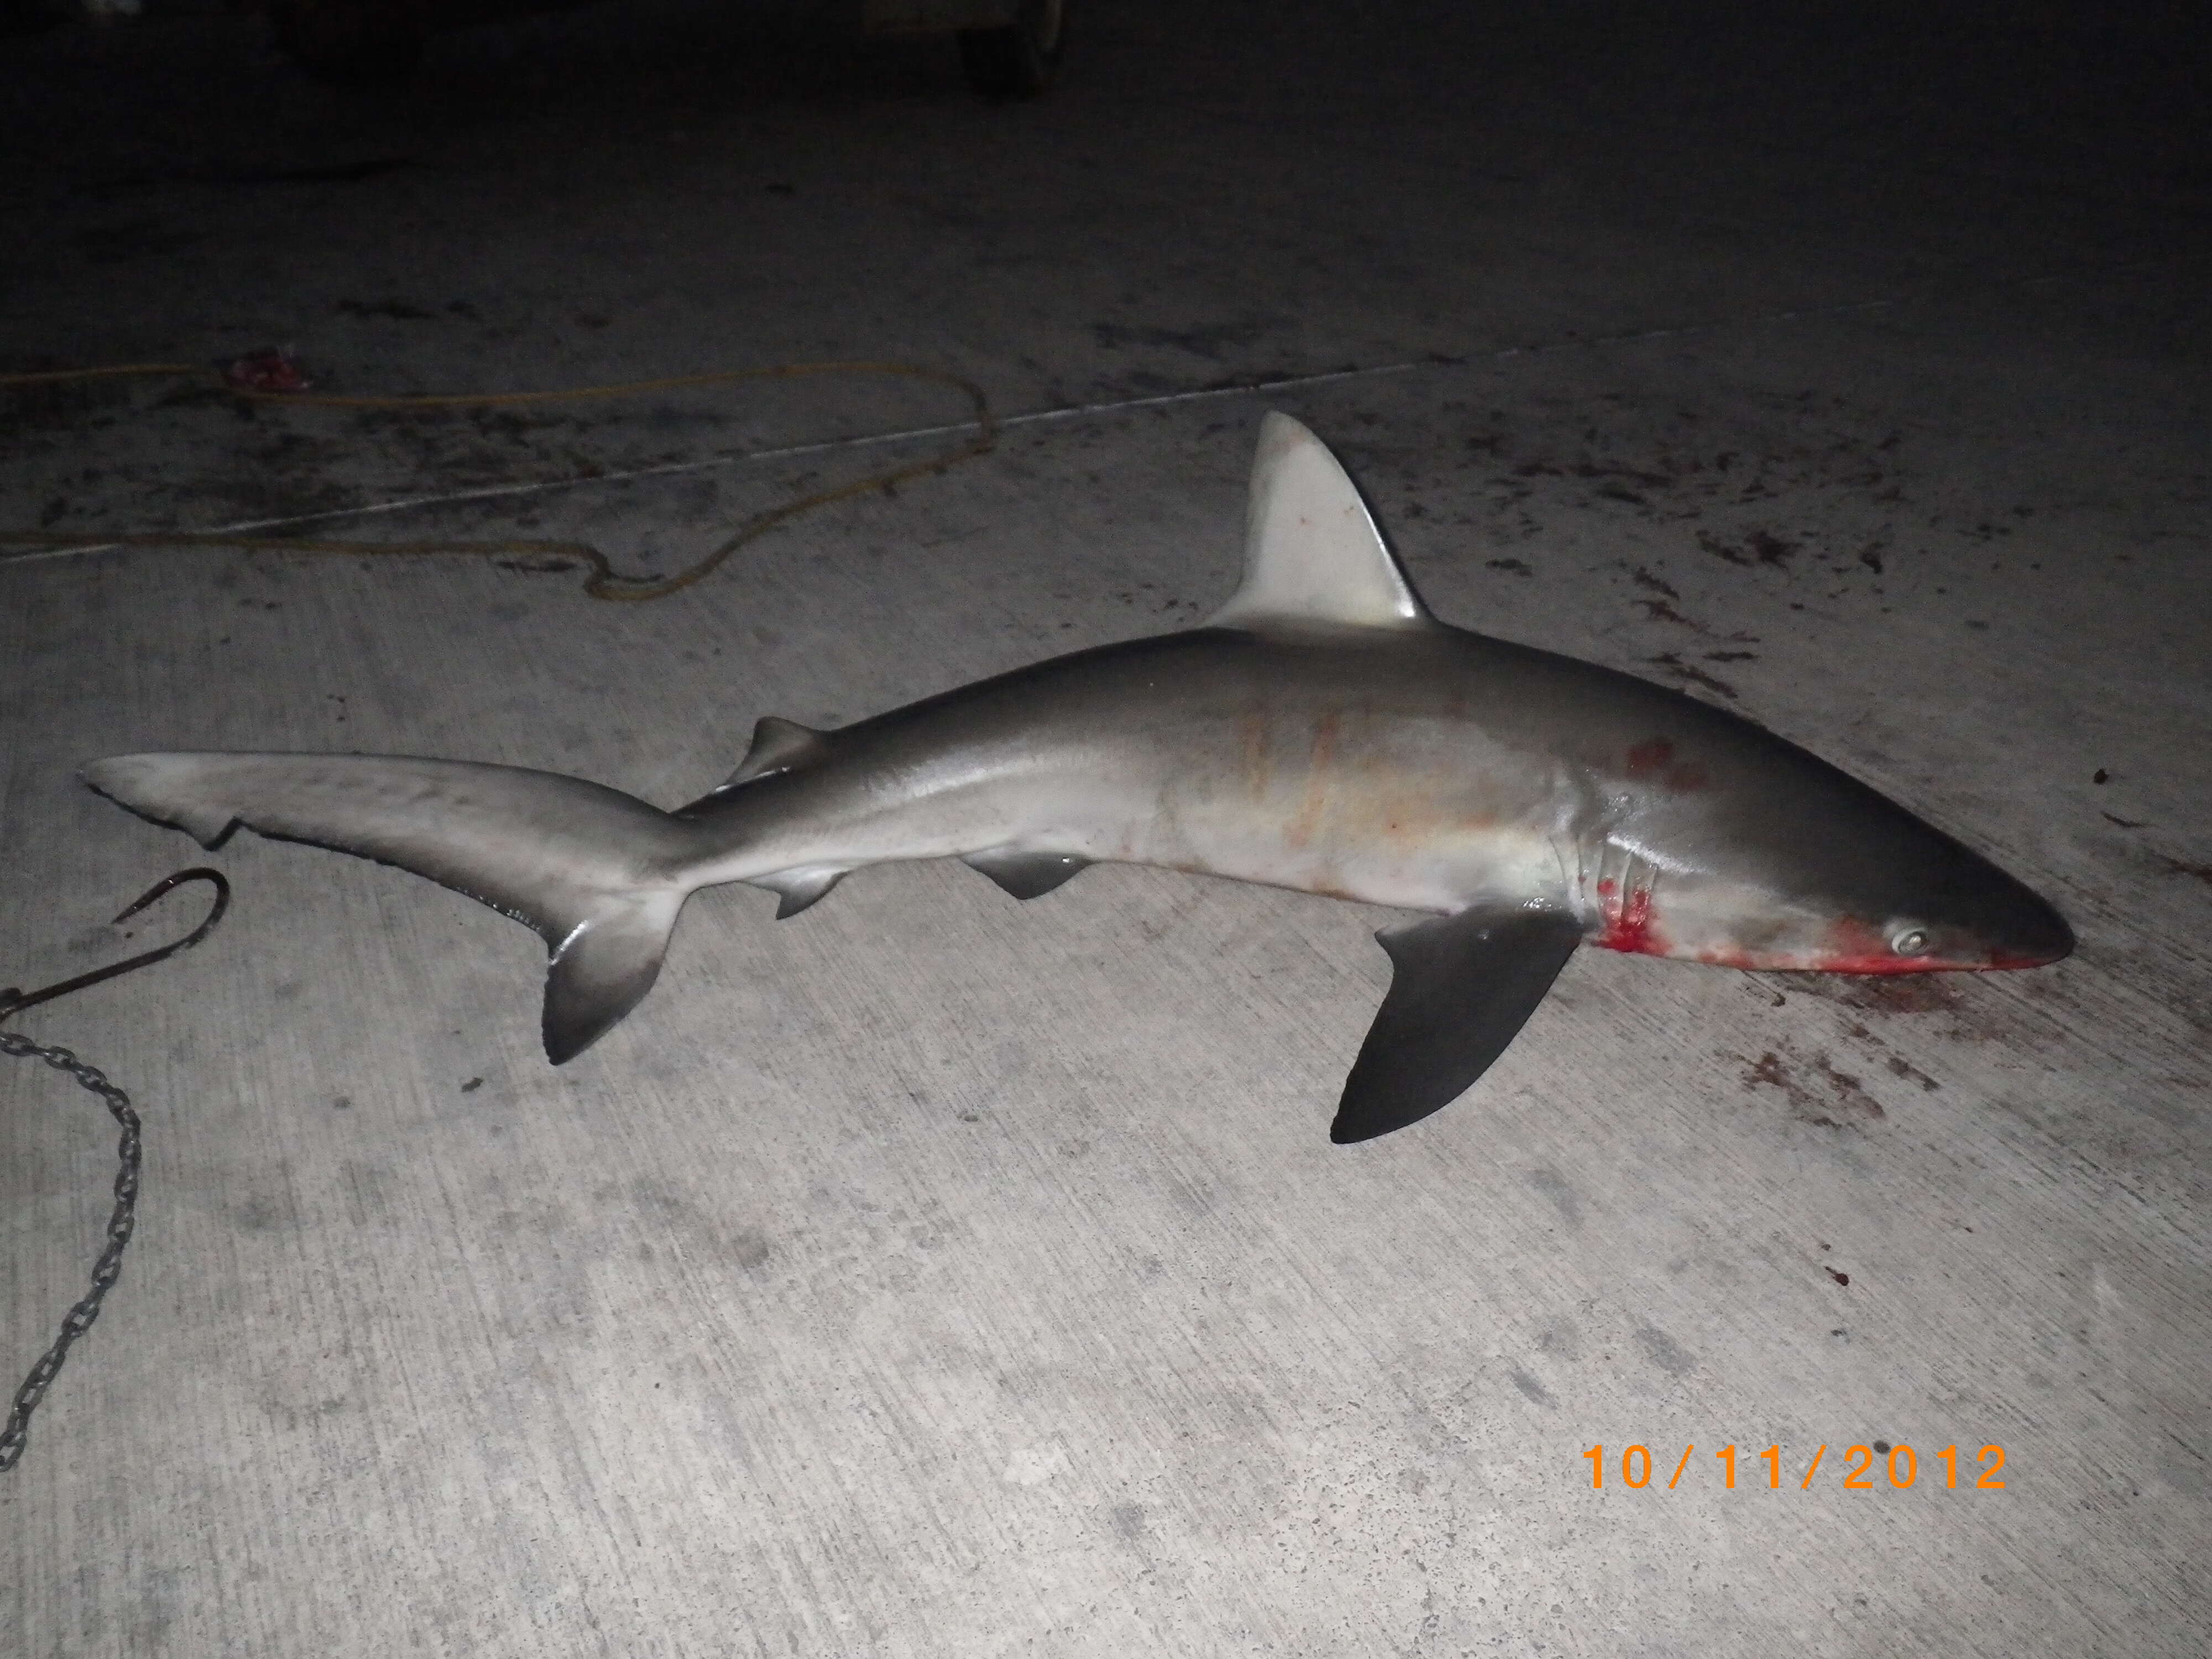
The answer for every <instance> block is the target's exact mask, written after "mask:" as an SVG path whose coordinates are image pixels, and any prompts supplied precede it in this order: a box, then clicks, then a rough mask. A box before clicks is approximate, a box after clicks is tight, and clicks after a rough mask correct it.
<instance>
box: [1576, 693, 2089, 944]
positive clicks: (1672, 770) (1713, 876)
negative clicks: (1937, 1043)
mask: <svg viewBox="0 0 2212 1659" xmlns="http://www.w3.org/2000/svg"><path fill="white" fill-rule="evenodd" d="M1759 738H1762V739H1764V738H1765V734H1764V733H1759ZM1770 744H1771V747H1770V746H1769V745H1770ZM1752 746H1753V747H1755V748H1756V749H1757V750H1759V752H1758V753H1756V754H1755V755H1754V754H1749V753H1739V754H1730V753H1729V752H1728V751H1729V750H1730V749H1734V748H1737V747H1738V745H1736V744H1727V743H1723V744H1720V745H1718V747H1717V750H1706V751H1705V752H1706V756H1707V757H1708V759H1709V761H1710V764H1709V765H1708V764H1706V763H1700V762H1689V763H1670V764H1669V765H1668V767H1667V768H1666V769H1665V775H1663V776H1661V777H1658V778H1653V779H1645V780H1642V783H1643V784H1644V787H1643V788H1641V789H1640V790H1638V792H1637V805H1635V806H1633V807H1632V809H1631V810H1630V811H1628V812H1626V814H1624V815H1623V817H1622V818H1621V819H1620V822H1619V823H1617V825H1616V827H1615V828H1614V829H1613V831H1612V832H1611V834H1610V835H1609V836H1608V837H1607V846H1606V848H1605V849H1604V851H1603V852H1602V853H1601V855H1600V857H1599V858H1598V859H1597V860H1595V866H1596V867H1595V869H1593V870H1591V871H1590V872H1589V874H1588V876H1587V877H1586V880H1585V889H1586V890H1585V893H1584V902H1585V904H1586V905H1587V906H1589V908H1590V909H1591V910H1592V911H1593V912H1594V913H1595V917H1596V922H1597V926H1598V927H1599V928H1600V929H1601V933H1600V934H1599V937H1598V939H1597V941H1596V942H1598V943H1600V944H1603V945H1609V946H1611V947H1612V948H1613V949H1615V950H1622V951H1639V952H1643V953H1644V954H1648V955H1652V956H1662V957H1678V958H1681V959H1685V960H1688V961H1695V962H1706V963H1718V964H1722V965H1725V966H1729V967H1735V968H1750V969H1772V970H1783V971H1809V972H1826V973H1847V974H1913V973H1928V972H1932V971H1936V970H1941V969H1995V968H2034V967H2040V966H2042V965H2043V964H2044V963H2051V962H2056V961H2057V960H2058V959H2059V958H2060V957H2063V956H2065V955H2067V954H2068V953H2069V952H2070V951H2072V950H2073V948H2074V934H2073V930H2072V929H2070V928H2069V927H2068V926H2067V925H2066V921H2065V919H2064V918H2063V917H2062V916H2061V915H2059V914H2058V912H2057V910H2055V909H2053V908H2051V905H2050V904H2048V903H2047V902H2045V901H2044V900H2043V899H2042V898H2041V897H2039V896H2038V895H2037V894H2036V893H2034V892H2033V891H2032V890H2030V889H2029V888H2027V886H2026V885H2024V884H2022V883H2021V882H2019V881H2017V880H2015V878H2013V877H2011V876H2009V875H2007V874H2006V873H2005V872H2003V871H2002V870H2000V869H1999V868H1997V866H1996V865H1994V864H1992V863H1990V861H1989V860H1987V859H1985V858H1984V857H1982V856H1981V855H1980V854H1978V853H1975V852H1973V851H1972V850H1971V849H1970V848H1966V847H1964V846H1961V845H1960V843H1959V842H1956V841H1954V840H1953V839H1952V838H1951V837H1950V836H1947V835H1945V834H1943V833H1942V831H1941V830H1939V829H1936V828H1935V827H1934V826H1933V825H1931V824H1929V823H1926V822H1924V821H1923V820H1922V819H1920V818H1919V817H1915V816H1914V815H1913V814H1912V813H1911V812H1908V811H1905V809H1904V808H1903V807H1901V806H1899V805H1897V804H1896V803H1895V802H1893V801H1891V800H1889V799H1887V798H1886V797H1885V796H1883V795H1881V794H1879V793H1876V792H1875V791H1874V790H1873V789H1870V788H1869V787H1867V786H1865V785H1864V784H1862V783H1860V782H1858V781H1857V780H1855V779H1853V778H1851V777H1850V776H1848V775H1845V774H1844V773H1842V772H1839V771H1838V770H1836V769H1834V768H1832V767H1830V766H1827V765H1826V764H1825V763H1821V762H1820V761H1818V760H1816V759H1814V757H1812V756H1810V755H1808V754H1806V753H1805V752H1804V751H1803V750H1798V749H1796V748H1794V747H1791V746H1790V745H1787V744H1778V743H1773V742H1772V740H1771V739H1769V740H1766V741H1764V742H1757V743H1755V744H1753V745H1752Z"/></svg>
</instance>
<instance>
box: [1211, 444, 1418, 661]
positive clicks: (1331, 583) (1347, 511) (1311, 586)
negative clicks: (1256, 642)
mask: <svg viewBox="0 0 2212 1659" xmlns="http://www.w3.org/2000/svg"><path fill="white" fill-rule="evenodd" d="M1284 623H1288V624H1291V625H1292V626H1298V625H1304V626H1307V627H1312V626H1316V625H1318V626H1322V627H1332V628H1398V629H1419V628H1433V627H1435V626H1437V622H1436V619H1435V618H1434V617H1431V616H1430V614H1429V612H1428V608H1427V607H1426V606H1425V605H1423V604H1422V603H1421V601H1420V597H1419V595H1418V594H1416V593H1415V592H1413V584H1412V583H1411V582H1409V581H1408V580H1406V573H1405V572H1404V571H1403V570H1402V569H1401V568H1399V565H1398V561H1397V560H1396V559H1395V557H1393V556H1392V555H1391V552H1390V550H1389V546H1388V545H1387V544H1385V543H1384V542H1383V532H1381V531H1379V530H1377V529H1376V527H1375V520H1374V518H1373V516H1372V515H1370V513H1369V512H1368V511H1367V503H1366V502H1365V501H1362V500H1360V498H1359V491H1358V489H1357V488H1356V487H1354V485H1353V484H1352V479H1351V478H1350V477H1349V476H1347V475H1346V472H1345V470H1344V467H1343V465H1341V464H1340V462H1339V461H1338V460H1337V459H1336V457H1335V456H1334V455H1333V454H1331V453H1329V451H1328V446H1327V445H1326V444H1324V443H1322V441H1321V440H1320V439H1318V438H1316V437H1315V436H1314V435H1313V434H1312V433H1311V432H1310V431H1308V430H1307V429H1306V428H1305V427H1304V426H1303V425H1301V424H1300V423H1299V422H1297V421H1294V420H1292V419H1291V417H1290V416H1287V415H1284V414H1279V413H1277V412H1274V411H1272V410H1271V411H1270V412H1269V413H1268V415H1267V417H1266V418H1265V419H1264V420H1262V421H1261V422H1260V452H1259V453H1258V455H1256V456H1255V458H1254V459H1253V462H1252V495H1251V501H1250V505H1249V507H1248V508H1247V510H1246V513H1245V520H1244V580H1243V584H1242V585H1241V586H1238V588H1237V592H1235V593H1234V594H1233V595H1232V596H1231V599H1230V600H1229V603H1228V604H1227V605H1223V606H1222V607H1221V609H1220V610H1219V611H1216V612H1214V614H1213V617H1212V624H1211V625H1212V626H1213V627H1216V628H1250V629H1264V628H1267V627H1268V626H1270V625H1271V624H1272V625H1281V624H1284Z"/></svg>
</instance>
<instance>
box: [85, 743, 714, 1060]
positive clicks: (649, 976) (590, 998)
mask: <svg viewBox="0 0 2212 1659" xmlns="http://www.w3.org/2000/svg"><path fill="white" fill-rule="evenodd" d="M84 781H86V782H87V783H88V784H90V785H91V786H92V787H94V789H97V790H98V791H99V792H100V793H101V794H103V795H106V796H107V797H109V798H110V799H113V800H116V801H118V802H120V803H121V804H122V805H125V806H127V807H129V808H130V809H131V811H134V812H137V813H138V814H139V815H140V816H142V817H149V818H151V819H153V820H154V821H155V823H167V824H174V825H175V826H176V827H177V828H179V829H184V830H186V831H188V832H190V833H191V835H193V836H197V838H198V839H199V840H200V841H201V842H204V843H205V844H206V845H208V846H210V847H214V846H216V845H218V844H219V843H220V842H222V840H223V839H224V837H226V836H228V835H229V834H230V832H231V830H232V829H234V828H235V827H236V826H238V825H239V824H241V823H242V824H244V825H246V828H248V829H253V830H257V831H258V832H259V833H260V834H262V835H264V836H276V837H278V838H279V839H282V840H286V841H303V842H312V843H313V845H315V846H318V847H331V848H337V850H338V851H340V852H343V853H353V854H358V855H359V856H361V857H362V858H368V859H375V860H379V861H380V862H381V863H385V864H396V865H398V866H399V867H400V868H401V869H403V870H411V871H413V872H415V873H416V874H417V875H422V876H428V878H430V879H431V880H433V881H435V882H438V883H441V884H443V885H445V886H447V887H450V888H453V890H455V891H456V892H461V893H466V894H467V895H468V896H470V897H471V898H474V899H478V900H481V901H482V902H484V903H486V904H489V905H490V906H491V907H492V908H494V909H495V910H499V911H501V912H503V913H504V914H506V915H510V916H513V917H514V918H515V920H517V921H524V922H527V923H528V924H529V925H530V926H531V927H534V928H536V929H537V930H538V933H539V934H540V935H541V936H543V937H544V940H545V943H546V945H547V947H548V948H549V949H550V951H551V953H552V961H551V963H550V965H549V966H548V967H547V969H546V973H545V1022H544V1032H545V1053H546V1055H547V1057H548V1058H549V1059H550V1060H552V1061H553V1063H554V1064H555V1065H556V1066H557V1065H559V1064H560V1063H561V1062H562V1060H568V1059H569V1058H570V1057H571V1056H573V1055H575V1054H580V1053H582V1052H583V1050H584V1049H586V1048H588V1047H590V1046H591V1044H592V1042H596V1041H597V1040H598V1039H599V1036H600V1035H601V1034H602V1033H604V1032H605V1031H606V1030H608V1029H609V1028H610V1027H611V1026H612V1025H613V1024H615V1023H616V1022H617V1020H619V1019H621V1018H622V1017H623V1015H624V1014H626V1013H628V1012H629V1011H630V1010H631V1009H632V1008H634V1007H635V1006H637V1003H638V1000H639V999H640V998H641V997H643V996H644V995H645V994H646V993H647V991H649V990H651V989H652V988H653V981H654V980H655V979H656V978H657V977H659V973H660V959H661V956H662V954H663V953H664V952H665V951H666V950H667V948H668V936H669V933H670V931H671V929H672V928H674V927H675V926H676V915H677V912H678V911H679V910H681V909H682V908H684V900H685V899H686V898H687V897H689V896H690V892H691V888H692V884H691V883H690V882H689V881H687V880H686V879H685V872H687V871H688V870H689V869H690V868H691V867H693V866H696V864H697V863H698V862H699V860H700V859H701V857H702V854H704V853H705V852H706V851H707V850H708V849H707V848H706V846H705V844H704V843H705V842H706V841H707V839H708V836H707V832H706V831H704V830H703V829H700V828H699V827H698V826H696V825H695V824H691V823H685V822H684V821H683V820H681V819H678V818H675V817H671V816H670V815H669V814H667V813H665V812H663V811H659V810H658V809H657V808H655V807H652V806H648V805H646V804H645V803H644V802H643V801H641V800H638V799H634V798H633V797H631V796H629V795H625V794H623V793H621V792H620V791H618V790H614V789H609V788H605V787H602V786H601V785H599V784H596V783H586V782H585V781H583V780H582V779H580V778H568V777H562V776H560V775H557V774H556V773H551V772H528V771H524V770H522V769H520V768H517V767H512V766H484V765H477V764H475V763H470V762H466V761H441V760H416V759H412V758H410V757H404V756H392V755H223V754H170V755H118V756H115V757H112V758H111V759H107V760H103V761H96V762H94V763H93V764H92V765H90V766H88V767H87V768H86V769H85V770H84Z"/></svg>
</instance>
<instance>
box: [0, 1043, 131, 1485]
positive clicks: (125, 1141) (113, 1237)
mask: <svg viewBox="0 0 2212 1659" xmlns="http://www.w3.org/2000/svg"><path fill="white" fill-rule="evenodd" d="M0 1054H13V1055H15V1056H16V1057H17V1058H19V1059H21V1058H32V1059H37V1060H44V1061H46V1064H47V1065H49V1066H52V1067H53V1068H54V1069H55V1070H56V1071H58V1072H67V1073H69V1074H70V1076H71V1077H73V1078H75V1079H76V1081H77V1084H78V1085H79V1086H80V1087H82V1088H83V1089H86V1090H88V1091H91V1092H92V1093H94V1094H95V1095H98V1096H99V1097H100V1099H101V1100H102V1101H104V1102H106V1105H107V1110H108V1114H109V1115H110V1116H112V1117H113V1118H114V1120H115V1121H116V1122H117V1123H118V1124H119V1125H120V1126H122V1130H123V1134H122V1138H121V1139H118V1141H117V1142H116V1144H115V1156H116V1163H117V1168H116V1171H115V1211H114V1213H113V1214H112V1215H110V1216H109V1217H108V1218H107V1244H106V1248H105V1249H102V1250H101V1251H100V1260H99V1261H97V1262H96V1263H94V1267H93V1269H92V1288H91V1290H89V1291H86V1292H85V1294H84V1296H83V1297H82V1298H81V1299H80V1300H79V1301H78V1303H77V1304H76V1306H75V1307H73V1308H71V1309H70V1310H69V1313H68V1314H67V1316H64V1319H63V1320H62V1328H61V1334H59V1335H58V1336H57V1337H55V1338H54V1342H53V1346H52V1347H50V1348H48V1349H47V1350H46V1352H44V1353H43V1354H41V1355H40V1356H39V1362H38V1364H35V1365H33V1366H32V1367H31V1374H30V1375H29V1376H26V1377H25V1378H24V1379H23V1386H22V1387H21V1388H20V1389H16V1390H15V1404H14V1405H13V1406H12V1407H10V1408H9V1413H8V1423H7V1426H6V1427H5V1428H4V1429H0V1474H6V1473H7V1472H8V1471H9V1469H12V1468H15V1464H16V1462H17V1460H19V1459H20V1458H21V1456H22V1455H23V1448H24V1446H25V1445H26V1444H27V1443H28V1442H29V1440H30V1437H31V1413H33V1412H34V1411H36V1410H37V1409H38V1407H39V1401H40V1400H41V1399H43V1398H44V1397H45V1395H46V1389H48V1387H49V1386H51V1385H52V1383H53V1380H54V1378H55V1376H57V1375H58V1373H59V1372H60V1370H61V1368H62V1361H63V1360H64V1359H65V1358H68V1356H69V1351H70V1344H71V1343H73V1342H75V1341H76V1340H77V1338H79V1337H80V1336H82V1335H83V1334H85V1333H86V1332H87V1331H88V1330H90V1329H91V1328H92V1322H93V1321H94V1320H95V1319H97V1318H99V1317H100V1302H101V1300H102V1298H104V1297H106V1295H107V1293H108V1291H110V1290H112V1289H113V1288H114V1285H115V1281H116V1280H117V1279H119V1278H120V1277H122V1274H123V1247H124V1246H125V1245H126V1244H128V1243H130V1242H131V1229H132V1228H133V1227H134V1226H136V1225H137V1218H138V1162H139V1149H138V1114H137V1112H136V1111H134V1110H132V1109H131V1097H130V1096H128V1095H126V1094H125V1093H124V1092H123V1091H122V1090H120V1089H118V1088H117V1087H116V1086H115V1085H113V1084H112V1083H110V1082H109V1081H108V1080H107V1079H106V1075H105V1074H104V1073H101V1072H100V1070H99V1068H98V1067H96V1066H88V1065H86V1064H85V1063H84V1062H83V1061H82V1060H79V1059H78V1058H77V1057H76V1055H75V1054H71V1053H70V1051H69V1050H68V1049H66V1048H48V1047H46V1045H45V1044H43V1043H38V1042H32V1041H31V1040H30V1039H29V1038H28V1037H25V1036H17V1035H16V1034H15V1032H13V1031H0Z"/></svg>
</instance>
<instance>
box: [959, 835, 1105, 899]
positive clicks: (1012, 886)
mask: <svg viewBox="0 0 2212 1659" xmlns="http://www.w3.org/2000/svg"><path fill="white" fill-rule="evenodd" d="M960 861H961V862H962V863H963V864H964V865H966V866H968V867H969V869H971V870H980V871H981V872H983V873H984V874H985V875H987V876H988V877H990V878H991V879H992V880H993V881H995V882H997V883H998V884H999V885H1000V886H1001V887H1003V888H1005V889H1006V891H1008V892H1009V893H1012V895H1013V896H1015V897H1016V898H1018V899H1033V898H1036V897H1037V896H1039V895H1041V894H1044V893H1049V892H1050V891H1052V890H1053V889H1054V888H1055V887H1057V886H1059V885H1060V884H1061V883H1062V882H1065V881H1066V880H1067V879H1069V878H1071V877H1073V876H1074V875H1076V874H1077V873H1079V872H1081V871H1082V870H1084V869H1085V868H1087V867H1088V866H1089V865H1090V863H1091V860H1089V859H1084V858H1078V857H1076V856H1075V854H1073V853H1018V852H1015V851H1013V850H1012V848H1004V847H998V848H989V849H987V851H984V852H981V853H969V854H966V855H965V856H963V858H962V859H961V860H960Z"/></svg>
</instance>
